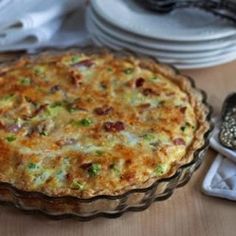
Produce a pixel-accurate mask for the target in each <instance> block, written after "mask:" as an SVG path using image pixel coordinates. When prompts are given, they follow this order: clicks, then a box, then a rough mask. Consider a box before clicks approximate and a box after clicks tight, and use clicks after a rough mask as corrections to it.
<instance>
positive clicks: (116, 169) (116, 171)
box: [110, 164, 121, 177]
mask: <svg viewBox="0 0 236 236" xmlns="http://www.w3.org/2000/svg"><path fill="white" fill-rule="evenodd" d="M110 168H111V170H112V171H113V172H114V173H115V175H116V176H117V177H120V174H121V171H120V169H119V168H118V167H117V165H115V164H112V165H111V167H110Z"/></svg>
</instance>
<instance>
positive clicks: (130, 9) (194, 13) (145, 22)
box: [91, 0, 236, 41]
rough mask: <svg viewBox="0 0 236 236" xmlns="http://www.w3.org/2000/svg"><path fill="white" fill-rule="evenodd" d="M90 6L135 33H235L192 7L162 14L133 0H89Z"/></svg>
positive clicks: (177, 36) (186, 37)
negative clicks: (151, 10)
mask: <svg viewBox="0 0 236 236" xmlns="http://www.w3.org/2000/svg"><path fill="white" fill-rule="evenodd" d="M91 5H92V7H93V9H94V10H95V11H96V12H97V14H98V15H99V16H101V17H102V18H103V19H105V20H106V21H108V22H110V23H111V24H113V25H115V26H117V27H119V28H121V29H123V30H125V31H129V32H132V33H135V34H138V35H142V36H147V35H148V37H151V38H155V39H165V40H172V41H178V40H181V41H182V40H183V41H198V40H199V41H202V40H211V39H219V38H223V37H227V36H232V35H236V28H235V26H234V25H233V24H232V23H231V22H229V21H227V20H224V19H222V18H220V17H216V16H215V15H213V14H211V13H209V12H206V11H203V10H200V9H195V8H187V9H177V10H175V11H173V12H171V13H170V14H166V15H162V14H157V13H156V12H150V11H148V10H145V9H144V8H142V7H140V6H139V5H138V4H137V3H136V2H135V1H133V0H116V1H106V3H105V4H104V0H92V1H91Z"/></svg>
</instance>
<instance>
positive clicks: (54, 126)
mask: <svg viewBox="0 0 236 236" xmlns="http://www.w3.org/2000/svg"><path fill="white" fill-rule="evenodd" d="M0 91H1V92H0V180H1V181H5V182H9V183H12V184H13V185H14V186H16V187H18V188H20V189H23V190H27V191H40V192H43V193H46V194H48V195H57V196H63V195H73V196H83V197H88V196H94V195H96V194H97V193H102V194H115V193H116V192H120V191H121V190H122V189H124V188H128V187H129V186H135V185H137V184H139V183H144V182H145V181H147V180H148V179H150V178H152V177H157V178H159V177H161V176H164V175H166V174H167V173H168V171H169V170H170V168H171V166H172V165H174V164H175V163H176V162H178V161H180V160H181V159H182V158H183V157H184V156H185V154H186V150H187V148H188V147H189V146H190V145H191V143H192V140H193V137H194V134H195V130H196V127H197V121H196V119H195V112H194V108H193V107H192V105H191V104H190V101H189V100H190V99H189V95H188V94H187V93H186V92H185V91H182V90H181V88H180V87H179V86H178V85H177V84H176V83H174V82H172V81H171V80H170V79H168V78H165V76H163V75H162V74H161V73H158V72H155V71H152V70H149V69H145V68H142V67H141V66H140V64H139V61H138V60H137V59H135V58H117V57H114V56H113V55H111V54H106V55H99V54H92V55H86V54H83V53H80V52H78V53H75V52H74V53H68V54H65V55H63V56H55V58H53V57H51V58H50V60H49V59H47V58H45V61H44V60H39V61H36V62H32V61H30V60H28V61H27V60H25V61H23V62H21V63H19V65H18V66H14V67H9V69H8V70H7V71H6V72H3V73H0Z"/></svg>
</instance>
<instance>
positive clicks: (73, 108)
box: [66, 105, 78, 113]
mask: <svg viewBox="0 0 236 236" xmlns="http://www.w3.org/2000/svg"><path fill="white" fill-rule="evenodd" d="M66 110H67V111H68V112H69V113H72V112H75V111H77V110H78V109H77V108H75V107H73V106H72V105H67V106H66Z"/></svg>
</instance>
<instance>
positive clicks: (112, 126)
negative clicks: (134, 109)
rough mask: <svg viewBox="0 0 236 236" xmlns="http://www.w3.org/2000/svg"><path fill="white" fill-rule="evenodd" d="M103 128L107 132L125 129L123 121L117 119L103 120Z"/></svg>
mask: <svg viewBox="0 0 236 236" xmlns="http://www.w3.org/2000/svg"><path fill="white" fill-rule="evenodd" d="M103 128H104V129H105V131H107V132H119V131H122V130H124V129H125V127H124V124H123V122H121V121H117V122H110V121H108V122H105V123H104V124H103Z"/></svg>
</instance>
